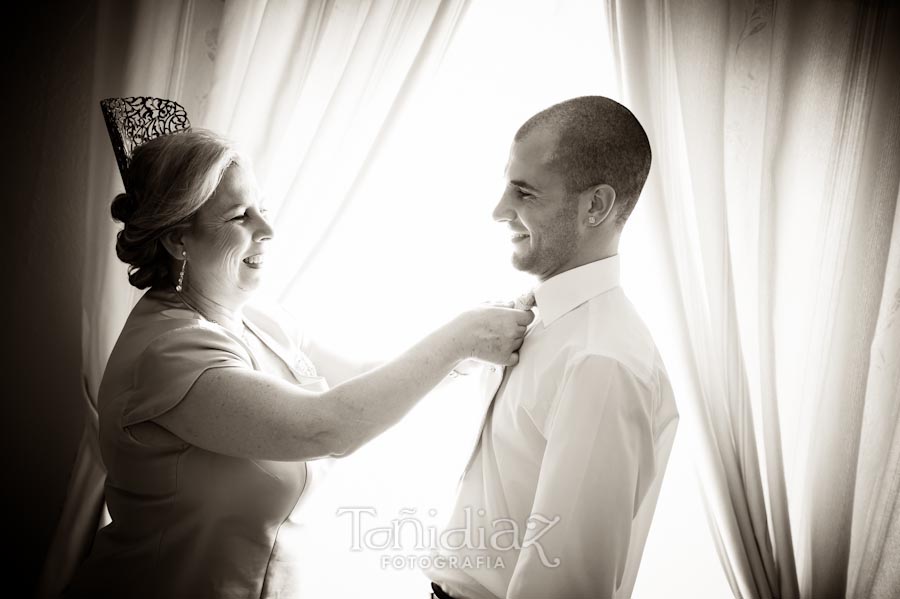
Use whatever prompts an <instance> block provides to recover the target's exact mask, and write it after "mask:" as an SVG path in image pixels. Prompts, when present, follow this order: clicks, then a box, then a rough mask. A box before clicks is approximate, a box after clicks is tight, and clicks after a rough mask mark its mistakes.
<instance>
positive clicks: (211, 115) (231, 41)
mask: <svg viewBox="0 0 900 599" xmlns="http://www.w3.org/2000/svg"><path fill="white" fill-rule="evenodd" d="M465 6H466V0H431V1H425V2H413V1H409V0H407V1H403V0H396V1H391V2H375V1H362V2H360V1H357V0H332V1H327V0H319V1H312V0H311V1H308V2H302V3H301V2H287V1H281V2H279V1H274V0H273V1H270V2H252V3H251V2H226V3H222V2H218V1H216V0H181V1H173V2H162V3H160V2H152V1H150V0H141V1H137V2H131V3H119V2H112V1H108V2H100V3H99V5H98V10H97V15H96V18H97V44H96V61H95V62H96V64H95V67H96V68H95V81H94V96H95V98H96V100H97V101H98V102H99V100H100V99H102V98H105V97H110V96H131V95H135V96H137V95H152V96H161V97H167V98H172V99H174V100H177V101H179V102H180V103H181V104H183V105H184V106H185V108H186V109H187V112H188V115H189V116H190V118H191V121H192V123H193V125H194V126H195V127H205V128H210V129H213V130H215V131H217V132H219V133H223V134H225V135H228V136H230V137H232V138H233V139H235V140H237V141H238V142H239V143H240V144H241V145H242V146H243V148H244V149H245V151H247V153H248V154H249V155H250V156H251V158H252V159H253V160H254V163H255V165H256V167H257V170H258V172H259V175H260V178H261V179H263V180H265V181H266V182H267V183H268V185H267V187H266V192H267V195H268V198H269V201H270V203H271V204H272V205H273V207H275V208H276V209H277V208H278V207H280V206H281V205H282V203H283V202H284V200H285V199H286V198H289V197H290V198H294V197H297V196H303V197H304V198H305V199H304V200H303V201H296V202H293V201H292V202H290V203H288V204H287V205H288V206H289V207H290V208H289V209H286V210H283V211H281V212H280V213H279V214H278V220H279V224H281V223H282V222H283V223H285V224H286V226H288V227H293V228H294V230H295V231H298V230H299V231H300V232H301V235H302V239H303V240H304V242H305V244H294V245H293V247H292V252H291V256H290V261H289V262H288V263H286V264H284V265H282V270H281V272H282V273H286V274H287V275H288V276H286V277H284V278H282V279H281V281H288V282H289V281H290V280H291V278H292V276H293V274H294V272H296V271H299V270H300V269H301V268H302V266H303V264H304V263H305V261H306V260H307V259H308V257H309V256H310V254H311V252H312V251H313V249H314V248H315V247H316V244H317V239H319V238H320V237H321V236H323V235H324V234H325V232H326V231H327V229H328V227H329V226H330V224H331V222H332V220H333V219H334V216H335V215H336V214H338V213H339V212H340V209H341V206H342V205H343V202H344V198H345V196H346V193H347V189H348V188H349V186H348V184H347V183H348V182H349V183H350V184H352V182H353V181H354V180H355V178H356V177H358V176H359V173H360V172H361V171H362V170H363V169H364V167H365V159H366V156H367V155H368V154H369V153H370V152H372V151H373V149H374V148H375V147H376V146H377V144H378V140H379V139H380V137H381V136H382V135H383V134H384V132H385V131H386V130H387V129H388V128H389V127H390V125H391V122H392V119H393V118H394V117H395V115H396V114H397V112H398V110H399V107H400V106H402V104H403V102H404V98H405V96H406V95H407V94H409V93H410V92H411V90H412V89H413V88H414V87H415V85H416V82H417V80H418V79H419V78H421V77H422V75H423V74H424V73H426V72H427V71H428V69H429V68H430V65H431V64H432V62H433V61H435V60H438V59H439V58H440V55H441V53H442V52H443V50H444V48H445V47H446V45H447V43H448V42H449V40H450V38H451V36H452V34H453V32H454V29H455V26H456V23H457V22H458V20H459V18H460V16H461V15H462V13H463V11H464V9H465ZM98 106H99V104H98ZM91 121H92V122H91V140H90V160H89V164H90V167H89V168H90V169H91V172H90V181H89V194H88V197H87V198H86V199H85V205H86V221H85V226H86V231H85V233H86V235H85V239H86V250H85V269H84V272H85V281H84V288H83V329H82V331H83V332H82V338H83V344H82V352H83V373H84V376H83V379H84V388H83V390H82V391H83V395H84V400H85V407H86V414H87V417H86V424H85V431H84V435H83V437H82V441H81V446H80V449H79V452H78V455H77V458H76V462H75V465H74V467H73V472H72V475H71V478H70V482H69V490H68V496H67V500H66V503H65V506H64V509H63V513H62V515H61V518H60V522H59V525H58V527H57V531H56V533H55V535H54V539H53V540H52V542H51V548H50V550H49V552H48V555H47V559H46V561H45V565H44V571H43V573H42V576H41V581H40V583H39V591H38V594H39V596H42V597H52V596H56V595H57V594H58V593H59V591H60V590H61V589H62V588H63V587H64V586H65V585H66V583H67V582H68V580H69V579H70V578H71V575H72V573H73V572H74V569H75V568H76V567H77V564H78V563H79V562H80V561H81V560H82V559H83V558H84V556H85V555H86V553H87V551H88V549H89V547H90V544H91V542H92V539H93V535H94V532H95V530H96V529H97V527H98V524H100V525H102V524H104V523H105V520H103V519H102V518H101V516H102V514H103V511H104V510H103V496H102V486H103V480H104V475H105V473H104V471H103V467H102V463H101V461H100V456H99V448H98V443H97V410H96V401H97V390H98V388H99V385H100V380H101V378H102V374H103V370H104V368H105V365H106V360H107V358H108V356H109V353H110V352H111V351H112V347H113V344H114V343H115V340H116V338H117V336H118V334H119V331H120V330H121V327H122V325H123V323H124V321H125V318H126V317H127V315H128V313H129V311H130V309H131V307H132V306H133V304H134V302H135V301H136V300H137V298H138V297H139V295H140V292H139V291H138V290H135V289H132V288H130V287H129V286H128V283H127V279H126V276H125V266H124V265H123V264H121V263H120V262H119V261H118V260H117V258H116V256H115V252H114V245H115V244H114V240H115V233H116V230H117V226H116V224H115V223H113V222H112V220H111V219H110V216H109V203H110V201H111V199H112V198H113V197H114V195H115V194H116V193H117V192H118V191H119V190H120V189H121V181H120V179H119V175H118V171H117V170H116V166H115V160H114V158H113V155H112V150H111V149H110V145H109V140H108V138H107V135H106V131H105V128H104V125H103V122H102V119H101V117H100V112H99V107H98V109H97V111H96V112H95V113H93V114H92V115H91ZM338 174H339V175H340V181H339V184H337V185H335V184H334V183H335V181H334V180H330V179H329V177H335V176H336V175H338ZM300 181H302V183H300ZM323 195H324V197H323ZM313 200H315V201H313Z"/></svg>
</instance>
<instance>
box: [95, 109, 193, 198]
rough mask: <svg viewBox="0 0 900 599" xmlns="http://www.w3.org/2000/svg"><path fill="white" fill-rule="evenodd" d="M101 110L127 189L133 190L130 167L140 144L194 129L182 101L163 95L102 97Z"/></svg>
mask: <svg viewBox="0 0 900 599" xmlns="http://www.w3.org/2000/svg"><path fill="white" fill-rule="evenodd" d="M100 110H102V111H103V119H104V120H105V121H106V129H107V131H109V140H110V141H111V142H112V146H113V152H115V153H116V162H117V163H118V165H119V174H120V175H122V183H123V184H124V185H125V190H126V191H130V190H129V189H128V177H127V176H126V175H127V173H128V167H129V165H130V164H131V157H132V156H133V155H134V151H135V150H136V149H137V148H138V146H140V145H142V144H145V143H147V142H148V141H150V140H151V139H156V138H157V137H162V136H163V135H170V134H172V133H179V132H181V131H190V130H191V122H190V121H189V120H188V116H187V112H186V111H185V110H184V108H183V107H182V106H181V104H179V103H178V102H173V101H172V100H165V99H163V98H150V97H145V96H137V97H133V98H107V99H106V100H101V101H100Z"/></svg>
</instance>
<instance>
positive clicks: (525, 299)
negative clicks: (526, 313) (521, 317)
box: [515, 291, 536, 310]
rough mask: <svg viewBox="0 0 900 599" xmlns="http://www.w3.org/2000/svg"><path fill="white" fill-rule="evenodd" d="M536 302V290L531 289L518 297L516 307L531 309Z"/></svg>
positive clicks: (518, 308)
mask: <svg viewBox="0 0 900 599" xmlns="http://www.w3.org/2000/svg"><path fill="white" fill-rule="evenodd" d="M535 303H536V302H535V301H534V291H529V292H527V293H523V294H522V295H520V296H519V297H517V298H516V306H515V307H516V309H517V310H531V309H532V308H534V306H535Z"/></svg>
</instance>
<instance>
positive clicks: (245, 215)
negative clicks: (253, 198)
mask: <svg viewBox="0 0 900 599" xmlns="http://www.w3.org/2000/svg"><path fill="white" fill-rule="evenodd" d="M245 218H247V213H246V212H245V213H243V214H238V215H237V216H235V217H234V218H232V219H230V220H244V219H245Z"/></svg>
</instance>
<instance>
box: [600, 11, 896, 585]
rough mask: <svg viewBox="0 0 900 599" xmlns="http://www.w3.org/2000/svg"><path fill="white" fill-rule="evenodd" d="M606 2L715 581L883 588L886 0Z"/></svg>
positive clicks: (889, 413)
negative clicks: (639, 143) (650, 156)
mask: <svg viewBox="0 0 900 599" xmlns="http://www.w3.org/2000/svg"><path fill="white" fill-rule="evenodd" d="M607 10H608V15H609V19H610V23H609V24H610V27H611V32H612V33H611V38H612V40H613V46H614V53H615V55H616V61H617V66H618V69H619V76H620V81H621V89H622V91H623V94H624V101H625V103H626V104H627V105H628V106H629V107H631V108H632V109H633V110H634V112H635V113H636V115H637V116H638V118H639V119H640V120H641V122H642V123H644V124H645V126H646V127H647V129H648V134H649V135H650V139H651V143H652V144H653V149H654V161H655V165H654V169H653V170H652V171H651V177H650V181H649V182H648V185H647V191H646V193H645V196H644V198H643V199H642V203H649V204H653V206H652V208H651V209H649V210H652V212H653V214H654V216H653V217H652V220H653V223H652V226H654V227H655V228H656V233H657V234H658V236H659V237H658V238H659V239H660V240H661V243H660V248H659V251H660V254H659V256H658V259H659V260H660V261H661V262H662V263H666V264H668V268H670V269H671V270H672V271H673V273H674V275H675V276H674V281H673V282H672V283H671V287H672V288H671V294H672V298H673V301H676V302H677V303H678V304H679V305H680V306H681V312H680V319H679V323H678V326H679V328H680V331H681V333H680V334H681V335H682V336H683V337H684V339H685V342H686V343H685V346H686V352H687V353H688V362H689V363H690V364H691V366H692V371H693V372H692V376H691V377H689V378H688V379H687V380H686V381H685V382H684V383H683V385H682V388H681V389H679V391H680V393H679V397H680V398H681V404H680V406H681V407H682V409H683V412H684V413H685V415H686V417H687V418H691V419H692V420H693V421H694V422H695V423H696V425H697V427H698V431H699V433H700V435H701V438H700V441H699V447H698V450H697V452H696V453H697V458H698V459H697V466H698V471H699V475H700V480H701V486H702V490H703V492H704V496H705V502H706V506H707V511H708V515H709V520H710V528H711V530H712V533H713V536H714V539H715V541H716V545H717V547H718V550H719V555H720V559H721V561H722V565H723V568H724V570H725V573H726V577H727V578H728V580H729V584H730V585H731V588H732V591H733V593H734V594H735V596H738V597H797V596H804V597H820V596H841V595H844V594H845V593H847V594H849V595H850V596H856V594H855V591H858V590H865V591H866V592H870V591H871V590H872V589H874V588H876V587H877V585H879V584H881V585H882V586H880V587H878V588H881V589H886V588H888V587H887V586H886V585H887V583H888V581H891V580H895V579H896V578H895V577H896V573H895V572H893V571H892V570H891V568H889V567H888V566H887V562H885V561H884V560H881V559H880V556H881V555H882V552H892V551H893V553H891V555H892V556H894V557H896V548H893V549H891V547H892V541H891V537H890V535H889V534H888V531H889V530H896V524H894V521H893V520H892V518H896V503H895V500H896V497H897V491H898V488H897V487H898V485H897V479H898V471H897V469H896V466H892V465H895V464H896V463H897V462H896V457H895V456H896V452H897V451H900V448H898V446H897V445H898V443H900V439H898V435H897V434H896V428H897V427H896V422H897V407H896V405H897V400H898V387H897V380H898V378H897V369H898V368H900V363H898V355H897V352H895V351H885V349H884V348H885V347H886V345H885V344H888V343H890V344H891V345H892V348H893V347H894V346H897V345H900V343H898V340H900V337H898V335H897V332H898V331H897V329H896V327H895V325H893V322H894V320H895V313H896V310H897V303H898V300H897V297H898V296H897V294H896V285H897V283H896V278H895V276H891V274H890V273H891V272H892V271H891V270H890V266H889V264H892V262H890V261H893V260H895V259H896V256H895V254H896V249H894V248H895V246H896V244H897V243H898V242H897V240H896V231H895V229H896V227H895V226H894V225H893V222H894V220H895V212H896V204H897V188H898V184H900V169H898V166H897V165H898V163H900V160H898V158H900V151H898V140H900V123H898V117H900V115H898V108H897V107H898V106H900V102H898V99H900V98H898V96H897V90H898V81H897V75H896V73H897V72H898V66H900V52H898V48H897V43H896V42H895V41H894V39H895V38H898V33H900V29H898V26H897V25H898V24H897V9H896V8H894V7H892V6H890V5H889V3H887V2H863V3H851V2H846V3H834V2H825V1H820V2H803V3H801V2H780V3H777V2H774V1H754V2H741V1H737V0H733V1H728V2H713V1H711V0H710V1H695V2H685V3H672V2H667V1H665V0H639V1H636V2H625V1H621V0H619V1H616V0H611V1H610V2H608V3H607ZM889 248H891V251H890V252H889ZM889 254H890V255H889ZM886 269H887V271H886ZM886 272H888V273H889V274H888V276H887V278H886V276H885V273H886ZM879 306H880V307H879ZM886 339H890V341H887V340H886ZM870 355H871V356H872V358H871V360H870ZM876 358H877V361H876ZM891 457H895V461H890V458H891ZM885 464H888V465H887V466H885ZM892 527H893V528H892ZM851 538H852V542H851ZM848 576H849V580H848ZM891 577H894V578H893V579H892V578H891ZM876 581H879V582H876ZM864 595H865V593H863V594H862V595H860V596H864Z"/></svg>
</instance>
